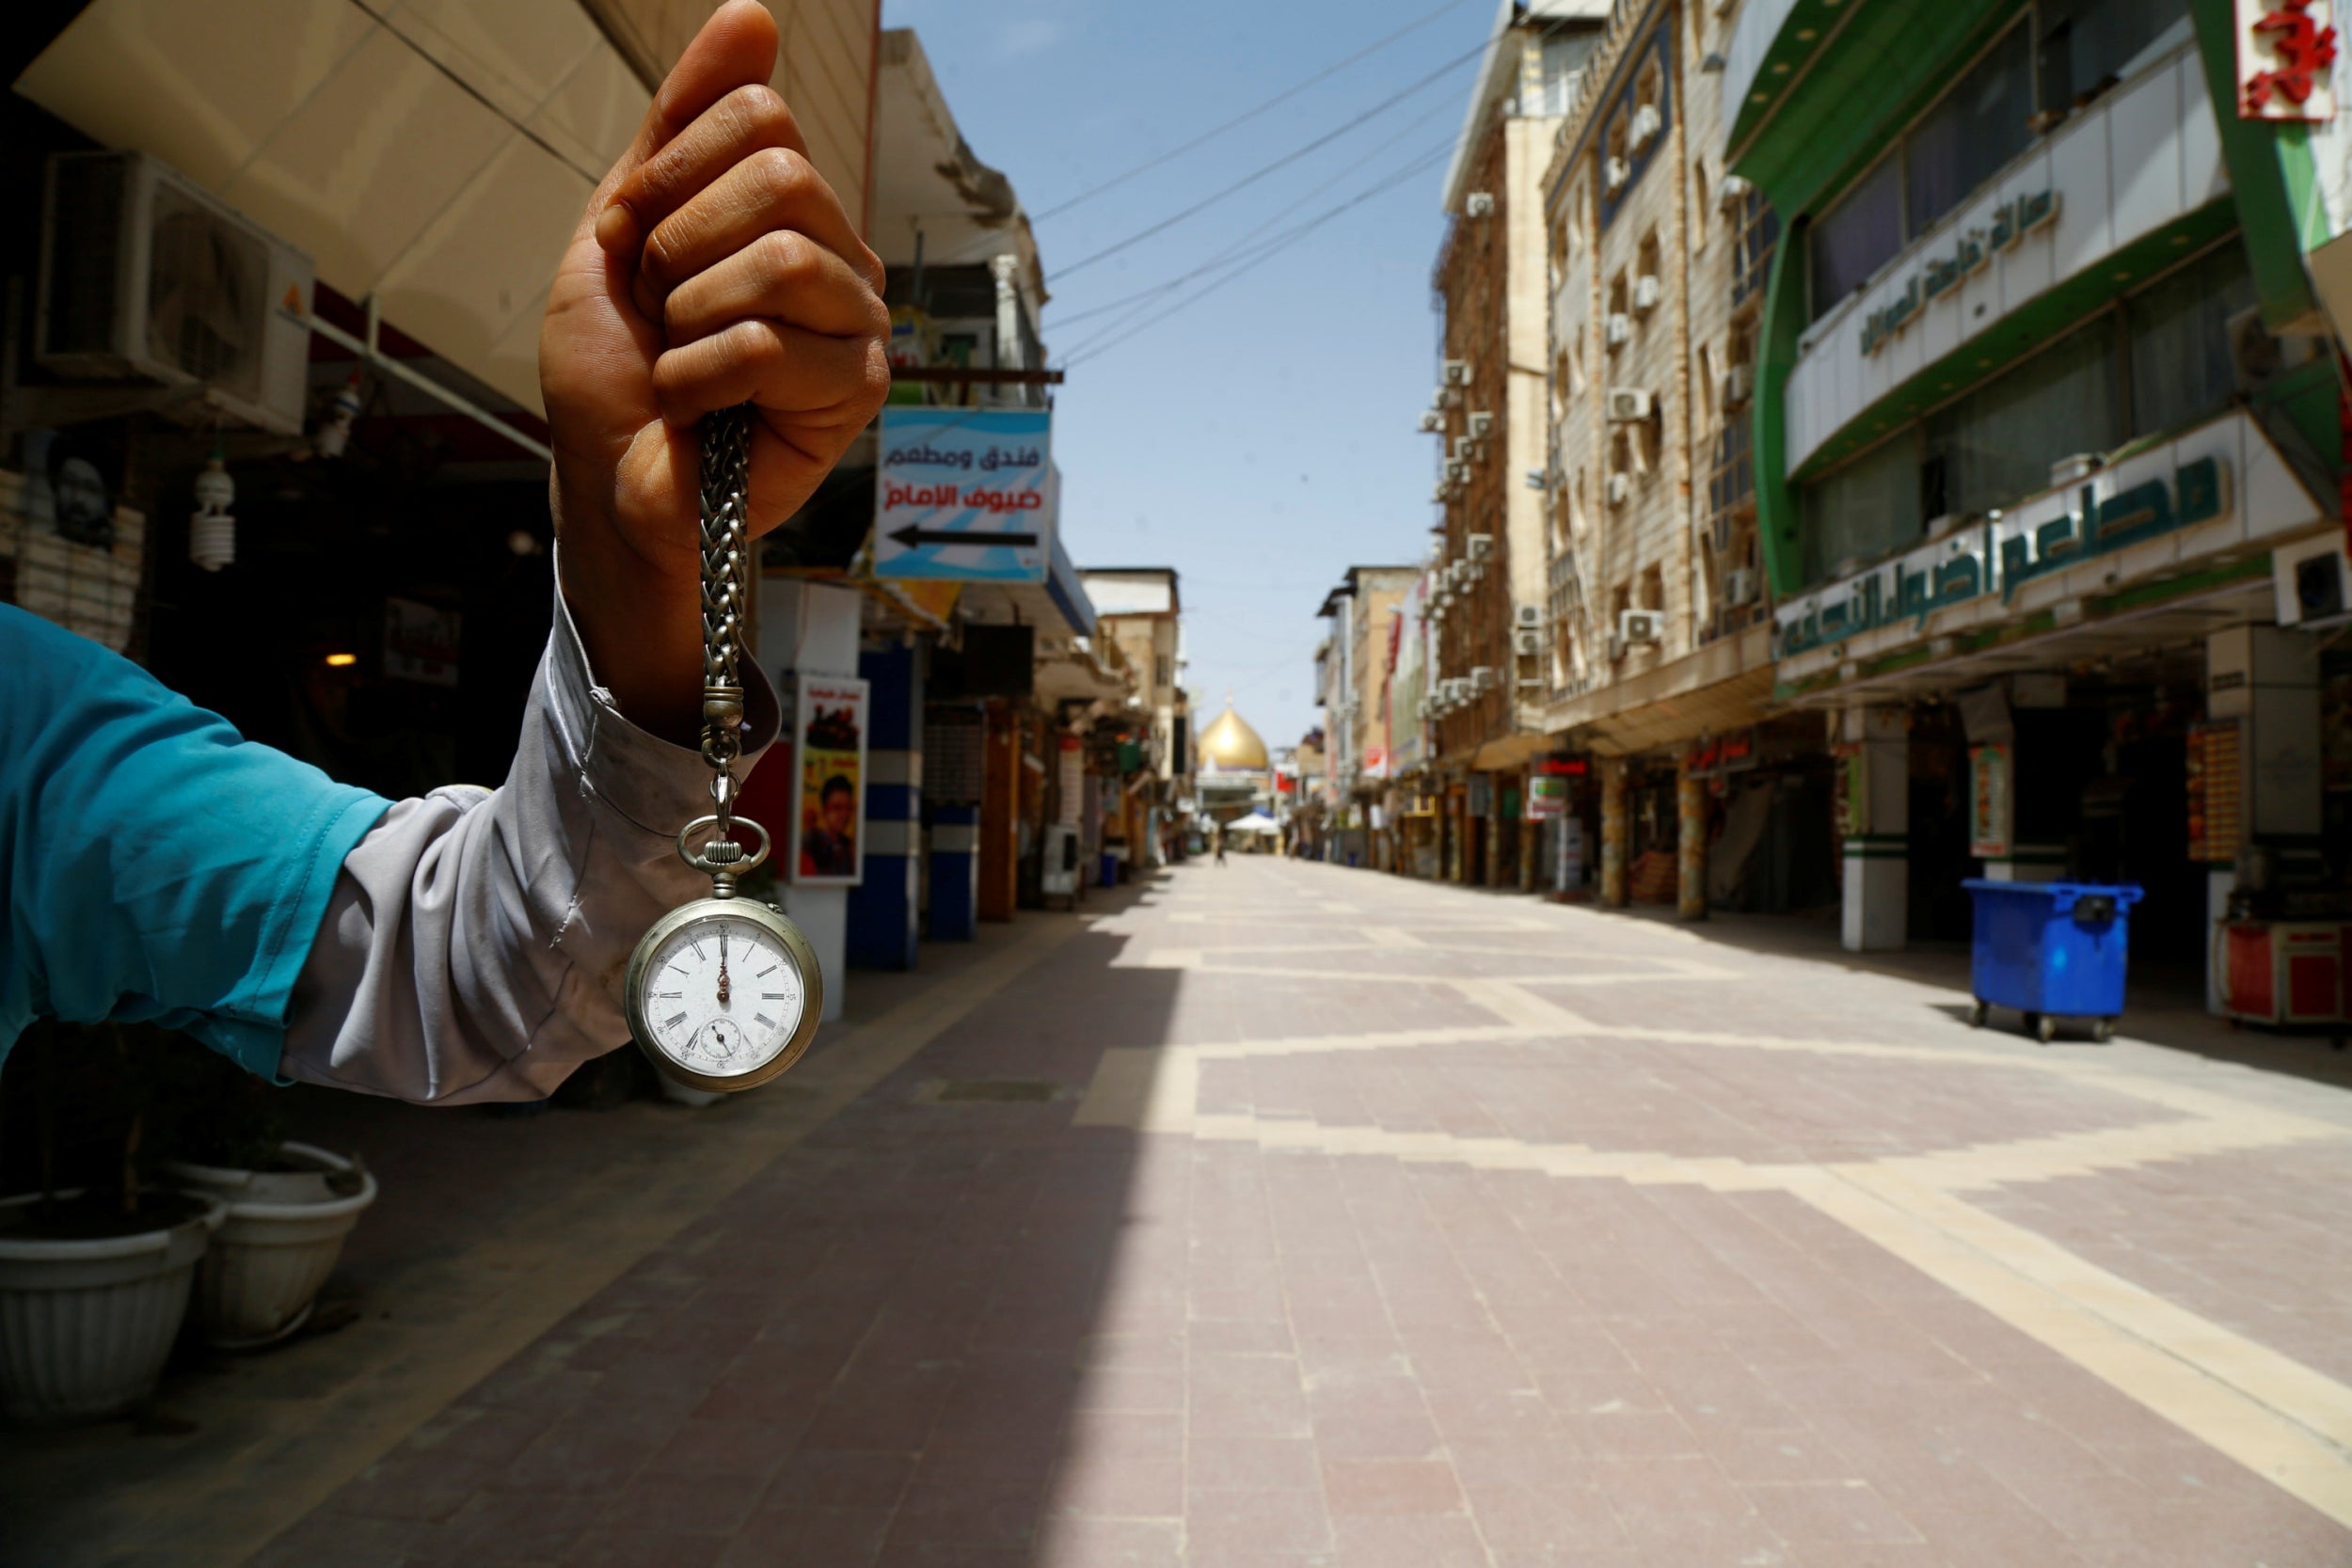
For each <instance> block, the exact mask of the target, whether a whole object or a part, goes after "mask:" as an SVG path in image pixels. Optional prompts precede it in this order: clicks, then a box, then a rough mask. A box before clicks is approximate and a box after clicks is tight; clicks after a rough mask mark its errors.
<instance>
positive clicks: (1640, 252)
mask: <svg viewBox="0 0 2352 1568" xmlns="http://www.w3.org/2000/svg"><path fill="white" fill-rule="evenodd" d="M1633 270H1634V272H1635V273H1636V274H1637V275H1638V276H1640V277H1658V276H1659V268H1658V230H1655V229H1652V230H1650V231H1649V232H1648V233H1646V234H1645V235H1643V236H1642V243H1641V245H1639V246H1638V247H1637V248H1636V249H1635V251H1634V261H1633ZM1661 281H1662V279H1661Z"/></svg>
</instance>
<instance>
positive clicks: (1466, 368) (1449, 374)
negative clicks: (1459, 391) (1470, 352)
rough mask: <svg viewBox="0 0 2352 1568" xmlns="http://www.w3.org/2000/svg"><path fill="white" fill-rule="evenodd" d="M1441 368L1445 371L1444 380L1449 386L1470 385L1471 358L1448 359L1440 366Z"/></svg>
mask: <svg viewBox="0 0 2352 1568" xmlns="http://www.w3.org/2000/svg"><path fill="white" fill-rule="evenodd" d="M1439 369H1440V370H1441V371H1442V372H1444V380H1445V384H1446V385H1447V386H1449V387H1467V386H1469V385H1470V361H1469V360H1467V359H1448V360H1447V361H1446V362H1445V363H1444V364H1443V365H1442V366H1440V367H1439Z"/></svg>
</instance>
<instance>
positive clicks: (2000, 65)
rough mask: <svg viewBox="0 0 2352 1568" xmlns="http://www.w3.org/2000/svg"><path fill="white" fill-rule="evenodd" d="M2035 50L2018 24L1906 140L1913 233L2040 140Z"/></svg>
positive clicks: (1909, 219) (1907, 191) (1908, 212)
mask: <svg viewBox="0 0 2352 1568" xmlns="http://www.w3.org/2000/svg"><path fill="white" fill-rule="evenodd" d="M2032 55H2033V51H2032V49H2031V47H2030V45H2029V43H2028V41H2027V40H2026V29H2025V28H2023V27H2012V28H2010V30H2009V32H2008V33H2007V34H2005V35H2003V37H2002V38H2001V40H2000V41H1999V42H1997V43H1995V44H1994V46H1993V47H1992V48H1991V49H1989V50H1987V51H1986V52H1985V54H1984V55H1983V56H1982V57H1981V58H1980V59H1979V60H1978V61H1977V63H1976V64H1975V65H1972V66H1970V67H1969V68H1968V70H1967V71H1965V72H1964V73H1963V75H1962V76H1961V78H1960V81H1959V82H1958V83H1957V84H1956V85H1955V86H1954V87H1952V90H1951V91H1949V92H1947V93H1946V94H1945V95H1944V97H1943V99H1942V101H1941V102H1939V103H1937V104H1936V105H1935V107H1933V108H1932V109H1930V110H1929V111H1928V112H1927V116H1926V118H1925V119H1921V120H1920V121H1919V123H1918V124H1917V125H1916V126H1915V127H1913V129H1912V132H1911V134H1910V135H1907V136H1905V137H1904V138H1903V168H1904V174H1905V178H1906V179H1907V181H1908V182H1909V183H1908V185H1907V187H1906V189H1905V192H1904V196H1905V198H1906V199H1905V202H1904V207H1905V213H1904V216H1905V219H1906V220H1907V221H1906V223H1905V225H1904V228H1905V231H1906V232H1907V233H1909V234H1911V235H1913V236H1914V237H1916V236H1917V235H1920V234H1923V233H1925V232H1927V230H1929V229H1930V228H1931V226H1933V224H1934V223H1935V221H1936V220H1937V219H1938V218H1940V217H1942V216H1943V215H1944V214H1947V213H1948V212H1950V211H1951V210H1952V209H1953V208H1955V207H1957V206H1959V205H1960V204H1961V203H1962V202H1963V201H1964V200H1966V199H1967V198H1968V197H1969V195H1970V193H1972V192H1974V191H1975V190H1976V189H1977V187H1978V186H1979V185H1981V184H1983V183H1984V182H1986V181H1987V180H1990V179H1992V178H1993V176H1994V175H1995V174H1997V173H1999V172H2000V171H2001V168H2002V166H2004V165H2006V164H2007V163H2008V162H2009V161H2010V159H2012V158H2014V157H2016V156H2017V155H2018V154H2019V153H2021V152H2023V151H2025V150H2026V147H2027V145H2028V144H2030V143H2031V142H2032V140H2033V128H2032V126H2031V125H2030V124H2028V123H2027V122H2028V121H2029V120H2030V119H2032V117H2033V59H2032Z"/></svg>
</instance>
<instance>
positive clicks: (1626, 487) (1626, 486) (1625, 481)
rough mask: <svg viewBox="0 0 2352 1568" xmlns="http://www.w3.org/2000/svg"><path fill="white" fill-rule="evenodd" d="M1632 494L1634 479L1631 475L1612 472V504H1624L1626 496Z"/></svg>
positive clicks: (1610, 483) (1610, 482) (1610, 481)
mask: <svg viewBox="0 0 2352 1568" xmlns="http://www.w3.org/2000/svg"><path fill="white" fill-rule="evenodd" d="M1631 494H1633V479H1632V476H1631V475H1629V474H1611V475H1610V476H1609V504H1610V505H1612V506H1623V505H1624V504H1625V501H1626V498H1627V497H1628V496H1630V495H1631Z"/></svg>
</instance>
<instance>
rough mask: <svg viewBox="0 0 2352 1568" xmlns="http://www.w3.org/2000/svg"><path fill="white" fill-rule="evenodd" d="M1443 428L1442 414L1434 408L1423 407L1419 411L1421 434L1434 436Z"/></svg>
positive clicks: (1443, 419) (1443, 417) (1443, 418)
mask: <svg viewBox="0 0 2352 1568" xmlns="http://www.w3.org/2000/svg"><path fill="white" fill-rule="evenodd" d="M1443 429H1445V416H1444V415H1443V414H1441V413H1439V412H1438V410H1437V409H1435V408H1424V409H1422V411H1421V433H1422V435H1423V436H1435V435H1437V434H1438V432H1439V431H1442V430H1443Z"/></svg>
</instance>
